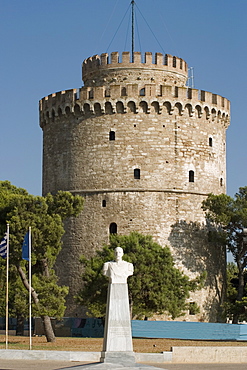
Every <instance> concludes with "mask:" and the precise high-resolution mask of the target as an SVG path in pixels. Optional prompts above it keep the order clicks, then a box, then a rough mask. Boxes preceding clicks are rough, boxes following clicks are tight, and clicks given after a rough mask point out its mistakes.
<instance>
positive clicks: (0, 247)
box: [0, 233, 8, 258]
mask: <svg viewBox="0 0 247 370" xmlns="http://www.w3.org/2000/svg"><path fill="white" fill-rule="evenodd" d="M7 238H8V234H7V233H5V235H4V237H3V239H2V240H1V242H0V256H1V257H3V258H7Z"/></svg>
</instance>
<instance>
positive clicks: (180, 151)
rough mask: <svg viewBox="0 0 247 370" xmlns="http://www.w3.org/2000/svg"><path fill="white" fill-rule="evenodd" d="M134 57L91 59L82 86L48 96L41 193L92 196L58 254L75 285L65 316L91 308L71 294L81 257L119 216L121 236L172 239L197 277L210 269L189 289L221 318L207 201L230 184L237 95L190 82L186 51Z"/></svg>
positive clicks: (220, 274) (219, 266)
mask: <svg viewBox="0 0 247 370" xmlns="http://www.w3.org/2000/svg"><path fill="white" fill-rule="evenodd" d="M128 57H129V54H128V53H125V54H124V55H123V56H122V62H121V63H119V56H118V53H112V55H111V61H110V63H109V60H108V59H107V56H106V54H102V56H101V57H98V56H96V57H93V58H89V59H87V60H86V61H84V63H83V71H84V72H83V77H84V83H85V86H84V87H82V88H81V89H79V90H77V89H73V90H68V91H62V92H59V93H56V94H52V95H49V96H48V97H46V98H43V99H42V100H41V101H40V125H41V127H42V129H43V140H44V143H43V193H44V194H46V193H47V192H52V193H55V192H56V191H57V190H60V189H61V190H68V191H71V192H73V193H75V194H80V195H82V196H83V197H84V198H85V205H84V210H83V212H82V214H81V216H80V217H79V218H78V219H70V220H68V221H67V222H66V235H65V237H64V247H63V250H62V252H61V253H60V255H59V258H58V261H57V267H58V273H59V276H60V282H61V284H66V285H69V286H70V294H69V297H68V310H67V314H68V315H72V316H75V315H78V316H80V315H82V314H85V313H84V312H83V311H81V309H80V308H78V307H76V305H75V304H74V300H73V296H74V295H75V294H76V292H77V291H78V289H79V288H80V285H81V279H80V274H81V266H80V264H79V262H78V261H79V257H80V255H81V254H85V255H88V256H90V255H92V254H93V253H94V251H95V250H96V249H98V248H100V247H101V246H102V244H103V243H107V242H108V240H109V227H110V225H111V224H113V223H114V224H115V225H116V227H117V232H118V233H120V234H128V233H129V232H131V231H139V232H142V233H144V234H151V235H153V236H154V238H155V240H157V241H158V242H159V243H160V244H161V245H165V244H168V245H169V246H170V248H171V250H172V253H173V255H174V260H175V262H176V264H177V266H178V267H179V268H181V269H182V270H183V271H185V272H186V273H187V274H188V275H190V276H191V277H194V276H197V275H198V273H200V272H201V271H203V270H206V271H207V272H208V279H207V282H206V285H205V288H204V289H203V290H202V291H200V292H197V293H195V294H194V295H192V296H191V300H192V301H196V302H197V303H198V304H199V305H200V306H201V313H200V314H199V315H197V316H196V317H194V316H193V317H192V316H191V315H189V313H188V315H187V316H186V318H188V319H190V320H194V319H196V320H210V321H215V320H216V319H217V315H218V311H219V305H220V303H221V300H222V296H223V295H224V292H223V281H224V279H225V252H224V251H220V250H215V248H213V247H212V246H210V245H209V244H208V242H207V238H206V235H207V233H206V231H207V230H206V225H205V218H204V214H203V212H202V209H201V202H202V200H203V199H205V198H206V196H207V194H209V193H211V192H212V193H215V194H220V193H222V192H225V189H226V162H225V160H226V152H225V151H226V144H225V131H226V128H227V126H228V124H229V114H230V112H229V108H230V106H229V101H228V100H227V99H225V98H222V97H220V96H218V95H216V94H212V93H209V92H205V91H201V90H196V89H189V88H187V87H185V86H184V85H185V81H186V78H185V77H186V74H187V65H186V63H185V62H184V61H183V60H182V59H178V58H176V60H175V59H173V57H171V56H168V57H166V58H165V59H162V55H161V54H159V55H156V57H155V60H154V63H153V59H152V55H151V54H150V53H146V62H145V63H141V62H140V61H141V59H140V58H141V56H140V55H139V54H138V53H136V55H135V58H136V59H135V62H134V63H133V64H131V63H130V62H129V61H128ZM165 61H166V63H167V64H166V65H165V64H162V63H165ZM180 67H181V68H180ZM168 82H169V85H168ZM61 271H62V273H61Z"/></svg>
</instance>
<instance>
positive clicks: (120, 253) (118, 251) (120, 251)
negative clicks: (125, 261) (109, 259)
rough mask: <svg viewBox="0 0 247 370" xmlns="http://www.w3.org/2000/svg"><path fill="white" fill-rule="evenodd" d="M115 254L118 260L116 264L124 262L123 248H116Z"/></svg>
mask: <svg viewBox="0 0 247 370" xmlns="http://www.w3.org/2000/svg"><path fill="white" fill-rule="evenodd" d="M114 254H115V260H116V262H118V261H121V260H122V257H123V254H124V253H123V248H121V247H117V248H115V250H114Z"/></svg>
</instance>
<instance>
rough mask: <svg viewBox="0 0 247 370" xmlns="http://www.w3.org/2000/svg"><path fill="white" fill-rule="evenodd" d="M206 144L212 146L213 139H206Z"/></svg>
mask: <svg viewBox="0 0 247 370" xmlns="http://www.w3.org/2000/svg"><path fill="white" fill-rule="evenodd" d="M208 145H209V146H213V139H212V138H211V137H210V138H209V139H208Z"/></svg>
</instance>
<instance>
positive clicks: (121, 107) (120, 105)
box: [116, 101, 124, 113]
mask: <svg viewBox="0 0 247 370" xmlns="http://www.w3.org/2000/svg"><path fill="white" fill-rule="evenodd" d="M116 109H117V113H124V105H123V103H122V102H121V101H118V102H117V104H116Z"/></svg>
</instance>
